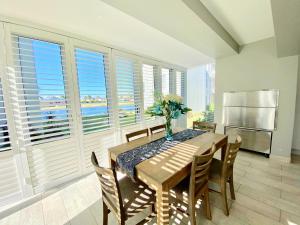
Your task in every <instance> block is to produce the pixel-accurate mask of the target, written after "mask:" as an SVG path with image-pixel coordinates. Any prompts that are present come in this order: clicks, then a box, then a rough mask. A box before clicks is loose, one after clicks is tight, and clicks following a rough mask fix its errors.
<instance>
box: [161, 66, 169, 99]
mask: <svg viewBox="0 0 300 225" xmlns="http://www.w3.org/2000/svg"><path fill="white" fill-rule="evenodd" d="M161 91H162V94H163V95H168V94H169V93H170V70H169V69H166V68H162V69H161Z"/></svg>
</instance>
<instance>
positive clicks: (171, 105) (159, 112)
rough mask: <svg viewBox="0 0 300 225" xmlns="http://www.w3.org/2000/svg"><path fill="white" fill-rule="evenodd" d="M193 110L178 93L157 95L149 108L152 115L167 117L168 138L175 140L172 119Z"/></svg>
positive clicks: (148, 111)
mask: <svg viewBox="0 0 300 225" xmlns="http://www.w3.org/2000/svg"><path fill="white" fill-rule="evenodd" d="M188 111H191V109H190V108H188V107H185V106H184V104H183V103H182V98H181V97H180V96H178V95H166V96H161V95H160V96H157V97H156V100H155V102H154V104H153V106H150V107H149V108H148V109H147V111H146V112H147V113H148V114H150V115H151V116H164V117H165V118H166V139H167V140H168V141H171V140H173V131H172V119H177V118H178V117H179V116H180V115H182V114H186V113H187V112H188Z"/></svg>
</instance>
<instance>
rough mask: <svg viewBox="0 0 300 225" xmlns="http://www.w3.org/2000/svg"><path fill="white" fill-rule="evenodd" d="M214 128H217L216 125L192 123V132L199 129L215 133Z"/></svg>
mask: <svg viewBox="0 0 300 225" xmlns="http://www.w3.org/2000/svg"><path fill="white" fill-rule="evenodd" d="M216 127H217V124H216V123H209V122H199V121H193V129H194V130H195V129H200V130H205V131H209V132H212V133H215V132H216Z"/></svg>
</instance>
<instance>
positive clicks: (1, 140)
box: [0, 79, 11, 152]
mask: <svg viewBox="0 0 300 225" xmlns="http://www.w3.org/2000/svg"><path fill="white" fill-rule="evenodd" d="M5 108H6V107H5V104H4V99H3V90H2V82H1V79H0V152H1V151H6V150H11V143H10V137H9V132H8V125H7V118H6V110H5Z"/></svg>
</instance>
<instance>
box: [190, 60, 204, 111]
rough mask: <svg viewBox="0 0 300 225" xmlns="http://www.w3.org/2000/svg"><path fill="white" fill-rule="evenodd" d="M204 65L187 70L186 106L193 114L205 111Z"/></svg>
mask: <svg viewBox="0 0 300 225" xmlns="http://www.w3.org/2000/svg"><path fill="white" fill-rule="evenodd" d="M205 96H206V93H205V65H204V66H197V67H193V68H190V69H188V70H187V105H188V107H189V108H191V109H192V110H193V111H195V112H202V111H205Z"/></svg>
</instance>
